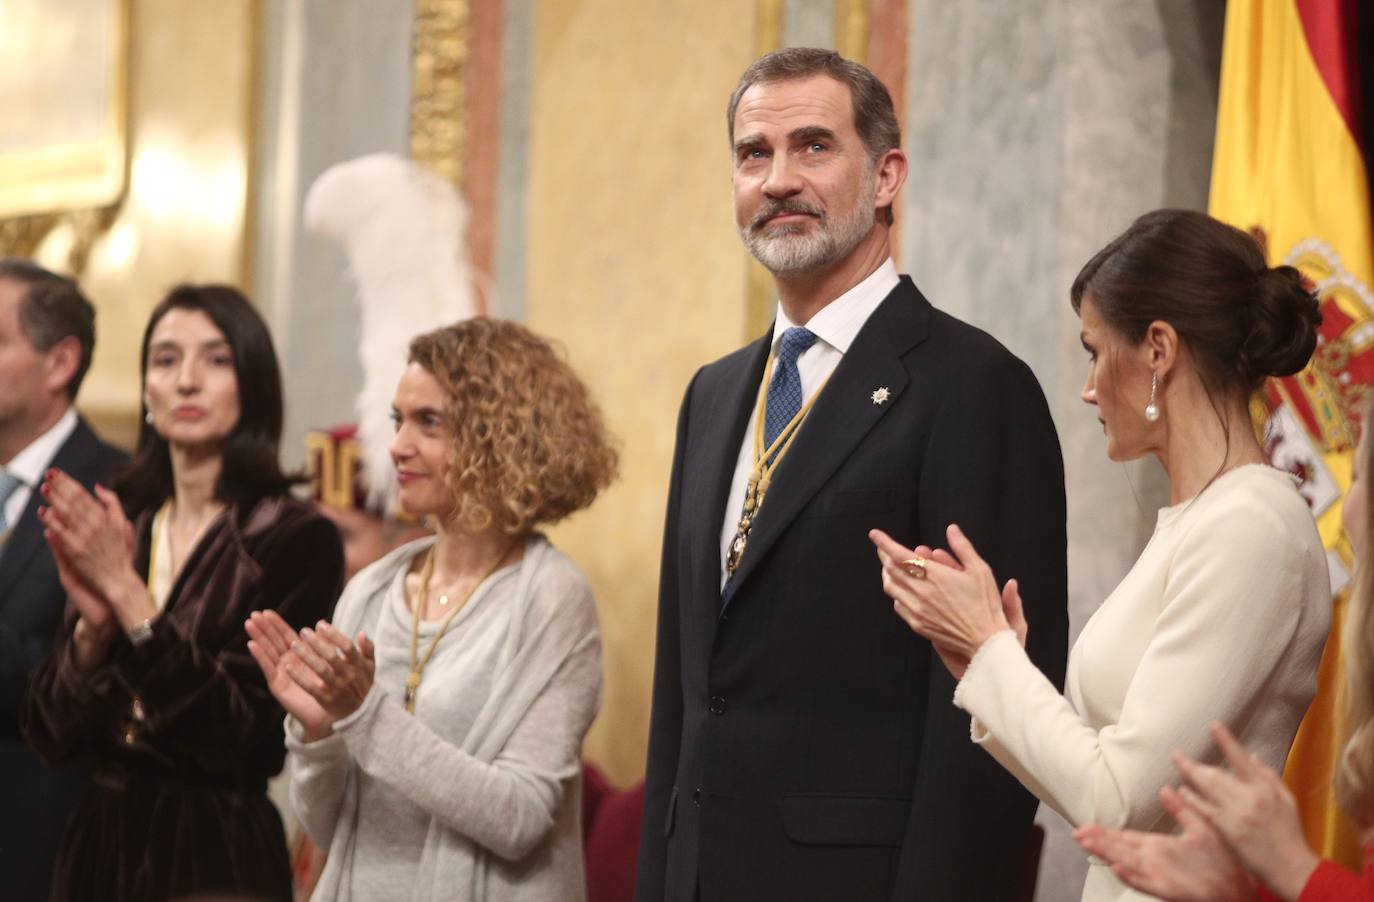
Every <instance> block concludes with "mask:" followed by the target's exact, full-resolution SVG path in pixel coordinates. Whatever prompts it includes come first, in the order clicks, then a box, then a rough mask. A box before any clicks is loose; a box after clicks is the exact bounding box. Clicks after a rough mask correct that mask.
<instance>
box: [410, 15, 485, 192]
mask: <svg viewBox="0 0 1374 902" xmlns="http://www.w3.org/2000/svg"><path fill="white" fill-rule="evenodd" d="M471 15H472V9H471V0H416V4H415V37H414V42H413V44H412V57H413V71H414V81H413V84H412V87H411V101H410V156H411V158H412V159H414V160H415V161H416V162H418V163H423V164H424V165H426V166H428V167H430V168H431V169H433V170H434V171H435V172H437V173H439V174H440V175H442V176H443V177H444V178H446V179H448V180H449V181H450V182H452V183H453V184H454V185H456V186H458V187H460V188H461V187H462V184H463V175H464V173H463V160H464V157H465V151H466V147H467V113H468V110H467V107H468V92H467V79H466V77H465V76H466V70H467V63H468V42H469V40H470V39H471V36H470V33H469V32H470V29H469V24H470V20H471Z"/></svg>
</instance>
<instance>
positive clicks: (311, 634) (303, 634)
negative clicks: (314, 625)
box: [301, 626, 315, 639]
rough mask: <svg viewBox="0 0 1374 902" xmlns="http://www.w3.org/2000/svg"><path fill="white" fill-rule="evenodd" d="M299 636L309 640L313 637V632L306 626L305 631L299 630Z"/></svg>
mask: <svg viewBox="0 0 1374 902" xmlns="http://www.w3.org/2000/svg"><path fill="white" fill-rule="evenodd" d="M301 635H302V636H304V637H305V638H307V639H309V638H310V637H311V636H313V635H315V631H314V630H312V629H311V628H310V627H308V626H307V627H306V628H305V629H303V630H301Z"/></svg>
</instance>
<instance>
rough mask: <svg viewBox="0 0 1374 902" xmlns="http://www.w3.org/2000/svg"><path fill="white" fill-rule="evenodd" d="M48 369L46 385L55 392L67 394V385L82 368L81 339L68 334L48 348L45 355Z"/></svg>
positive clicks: (44, 362) (45, 379)
mask: <svg viewBox="0 0 1374 902" xmlns="http://www.w3.org/2000/svg"><path fill="white" fill-rule="evenodd" d="M43 357H44V359H43V365H44V368H45V370H46V373H45V378H44V383H43V384H44V387H46V388H47V389H48V391H49V392H52V393H54V394H57V393H62V394H67V393H68V392H67V386H69V385H70V384H71V382H72V380H73V379H75V378H76V373H77V370H79V369H81V340H80V339H78V338H77V337H76V336H75V335H68V336H67V337H66V338H64V339H62V340H61V341H59V342H58V343H57V344H55V345H53V346H52V347H51V348H48V350H47V351H46V352H44V355H43Z"/></svg>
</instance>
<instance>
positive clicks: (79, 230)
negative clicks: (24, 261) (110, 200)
mask: <svg viewBox="0 0 1374 902" xmlns="http://www.w3.org/2000/svg"><path fill="white" fill-rule="evenodd" d="M118 213H119V205H118V204H115V205H113V206H109V207H95V208H92V209H89V210H70V211H68V212H66V213H42V214H38V215H35V216H18V217H15V218H13V219H0V257H33V256H35V254H36V253H37V252H38V248H39V246H40V245H42V244H43V242H44V241H46V240H47V239H48V238H49V237H50V236H56V237H58V238H60V239H61V242H60V243H59V244H58V245H57V246H56V248H55V251H56V256H57V258H58V259H51V256H49V258H48V259H45V261H44V262H45V264H46V265H50V266H52V267H53V268H54V269H57V270H59V271H61V272H64V273H66V274H68V275H71V276H78V277H79V276H80V275H81V273H83V272H84V271H85V269H86V260H87V259H88V258H89V257H90V254H91V248H92V247H93V246H94V245H95V242H96V240H97V239H99V238H100V236H101V235H103V234H104V233H105V232H106V230H108V229H109V228H110V226H111V225H112V224H113V223H114V221H115V216H116V215H117V214H118Z"/></svg>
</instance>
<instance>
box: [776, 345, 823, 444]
mask: <svg viewBox="0 0 1374 902" xmlns="http://www.w3.org/2000/svg"><path fill="white" fill-rule="evenodd" d="M815 343H816V333H814V332H812V331H811V330H810V329H805V328H803V327H801V326H793V327H792V328H790V329H788V330H787V331H786V332H784V333H782V342H781V344H780V346H779V347H778V359H777V362H776V363H775V364H774V366H773V381H772V382H770V383H769V385H768V412H767V415H766V416H765V417H764V420H763V446H764V447H765V448H769V447H771V446H772V444H773V440H774V439H776V438H777V437H778V434H779V433H780V432H782V430H783V428H784V427H786V426H787V424H788V423H790V422H792V418H793V417H794V416H796V415H797V411H799V410H801V406H802V384H801V373H800V372H798V371H797V358H798V357H800V356H801V355H802V352H804V351H805V350H806V349H807V348H809V347H811V346H812V345H813V344H815Z"/></svg>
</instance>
